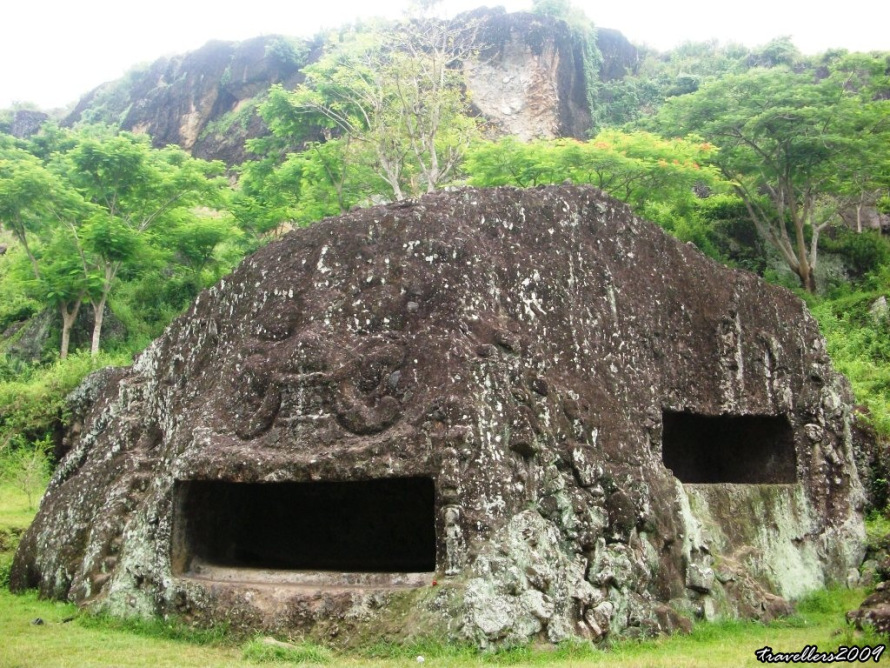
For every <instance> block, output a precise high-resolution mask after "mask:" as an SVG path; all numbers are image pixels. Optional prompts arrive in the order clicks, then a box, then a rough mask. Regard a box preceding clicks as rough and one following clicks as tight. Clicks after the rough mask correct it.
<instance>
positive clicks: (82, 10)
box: [0, 0, 890, 109]
mask: <svg viewBox="0 0 890 668" xmlns="http://www.w3.org/2000/svg"><path fill="white" fill-rule="evenodd" d="M407 4H408V0H376V1H374V0H372V1H368V0H323V1H308V2H307V1H305V0H302V1H300V2H296V1H293V0H292V1H291V2H288V1H287V0H275V1H274V2H273V1H272V0H242V1H241V2H238V3H233V2H228V1H226V0H216V2H205V1H204V0H200V1H196V0H175V1H174V0H149V1H142V2H138V1H134V0H65V1H64V2H63V1H60V0H43V1H42V2H38V1H36V0H31V1H30V2H28V1H27V0H4V1H3V6H2V10H0V108H6V107H8V106H9V105H10V104H11V103H12V102H13V101H22V102H33V103H36V104H37V105H39V106H40V107H42V108H45V109H49V108H53V107H61V106H66V105H68V104H70V103H72V102H74V101H76V100H77V98H78V97H80V95H82V94H84V93H86V92H87V91H89V90H90V89H92V88H94V87H95V86H97V85H99V84H101V83H103V82H105V81H109V80H112V79H116V78H117V77H119V76H121V75H122V74H123V73H124V72H125V71H127V70H128V69H129V68H131V67H132V66H134V65H136V64H139V63H143V62H150V61H153V60H155V59H156V58H159V57H160V56H163V55H169V54H173V53H180V52H184V51H190V50H193V49H196V48H198V47H200V46H202V45H203V44H204V43H206V42H207V41H209V40H211V39H224V40H240V39H246V38H249V37H255V36H257V35H262V34H285V35H297V36H310V35H312V34H315V33H316V32H317V31H318V30H319V28H321V27H324V26H327V27H333V26H336V25H339V24H341V23H344V22H348V21H351V20H354V19H355V18H358V17H359V16H371V15H378V16H390V17H397V16H399V15H400V14H401V13H402V12H403V11H404V9H405V7H406V6H407ZM483 4H489V5H491V6H496V5H502V6H504V7H506V8H507V9H508V10H509V11H520V10H527V9H529V8H530V7H531V0H501V1H500V2H498V0H492V1H491V2H485V1H484V0H444V2H443V8H444V10H445V11H446V12H447V13H450V14H454V13H456V12H459V11H464V10H467V9H472V8H473V7H476V6H479V5H483ZM574 4H576V5H577V6H579V7H581V8H582V9H583V10H584V11H585V12H586V14H587V15H588V16H589V17H590V18H591V19H593V21H594V23H596V24H597V25H598V26H602V27H606V28H615V29H617V30H620V31H622V32H623V33H624V34H625V35H626V36H627V37H628V38H629V39H630V40H631V41H632V42H634V43H637V44H642V43H645V44H648V45H650V46H653V47H655V48H658V49H668V48H670V47H672V46H676V45H677V44H680V43H682V42H684V41H689V40H693V41H702V40H708V39H715V38H716V39H719V40H721V41H723V42H726V41H735V42H742V43H743V44H746V45H748V46H756V45H758V44H763V43H765V42H767V41H769V40H770V39H772V38H773V37H778V36H781V35H791V37H792V39H793V40H794V42H795V44H796V45H797V46H798V48H800V49H801V51H803V52H804V53H816V52H819V51H824V50H825V49H828V48H835V47H841V48H846V49H849V50H851V51H869V50H890V2H888V1H887V0H844V1H843V2H839V1H837V0H835V1H833V2H831V3H830V4H829V3H825V5H824V6H830V7H832V8H833V9H831V10H824V9H819V8H818V7H819V5H818V4H817V3H814V2H800V1H799V0H798V1H792V0H745V1H744V2H715V0H661V1H658V2H652V1H640V0H606V1H603V0H575V2H574Z"/></svg>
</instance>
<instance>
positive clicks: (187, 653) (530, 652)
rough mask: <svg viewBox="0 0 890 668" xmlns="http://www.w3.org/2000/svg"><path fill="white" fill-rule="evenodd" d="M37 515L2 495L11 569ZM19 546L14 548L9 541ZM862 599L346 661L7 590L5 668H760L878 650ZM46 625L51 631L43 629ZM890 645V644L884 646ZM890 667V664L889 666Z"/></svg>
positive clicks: (0, 634)
mask: <svg viewBox="0 0 890 668" xmlns="http://www.w3.org/2000/svg"><path fill="white" fill-rule="evenodd" d="M33 514H34V511H33V509H32V510H29V509H28V507H27V502H26V500H25V497H24V494H21V493H19V492H16V490H14V489H12V488H10V487H8V486H4V485H0V536H5V537H6V539H5V542H4V544H3V545H2V546H0V548H2V549H0V567H4V568H5V569H8V563H9V561H10V560H11V559H12V552H11V551H10V548H11V547H12V544H11V543H14V542H15V537H16V536H18V535H19V534H20V532H21V530H23V529H24V528H25V527H26V526H27V524H28V523H29V522H30V521H31V518H32V517H33ZM10 537H11V538H10ZM864 596H865V592H864V591H861V590H833V591H824V592H817V593H816V594H814V595H812V596H810V597H809V598H808V599H806V600H805V601H803V602H802V603H801V604H800V605H799V606H798V612H797V614H795V615H794V616H792V617H790V618H787V619H783V620H780V621H777V622H774V623H772V624H768V625H764V624H758V623H755V622H735V621H733V622H722V623H714V624H709V623H702V624H698V625H697V626H696V628H695V630H694V631H693V632H692V633H691V634H689V635H685V636H681V635H677V636H672V637H660V638H657V639H654V640H646V641H642V642H634V641H625V642H620V643H616V644H614V645H613V646H611V647H609V648H606V649H599V648H595V647H593V646H591V645H589V644H574V645H566V646H561V647H556V648H553V647H550V646H546V647H525V648H517V649H513V650H510V651H505V652H500V653H496V654H480V653H479V652H476V651H475V650H473V649H471V648H467V647H461V646H456V645H443V644H436V643H423V644H418V645H414V646H392V645H379V646H376V647H371V648H368V649H366V650H364V651H363V652H361V653H354V654H348V655H343V654H338V653H335V652H332V651H329V650H326V649H325V648H321V647H318V646H314V645H308V644H307V645H302V646H297V647H296V648H294V649H290V648H282V647H275V646H269V645H264V644H262V643H260V642H259V641H257V640H248V641H245V640H244V639H243V638H235V637H232V636H230V635H227V634H225V633H221V632H220V633H214V632H206V631H205V632H200V631H192V630H189V629H186V628H183V627H181V626H179V625H177V624H176V623H167V622H163V621H160V620H155V621H149V622H126V621H119V620H114V619H108V618H104V617H96V616H93V615H89V614H86V613H83V612H81V611H79V610H78V609H77V607H76V606H74V605H71V604H67V603H59V602H55V601H44V600H39V599H38V597H37V595H36V594H35V593H34V592H29V593H27V594H24V595H13V594H11V593H9V591H7V590H6V589H5V587H4V588H3V589H2V590H0V666H22V667H25V666H29V667H30V666H34V667H38V666H39V667H41V668H42V667H44V666H47V667H51V666H59V667H62V666H72V667H73V666H77V667H80V666H151V667H153V668H156V667H160V666H250V665H257V664H259V663H266V662H273V661H274V662H278V664H279V665H287V664H288V663H289V664H291V665H296V664H300V665H313V664H315V665H318V664H326V665H329V666H369V667H370V666H375V667H381V668H383V667H390V666H412V665H413V666H416V665H419V664H418V661H417V657H418V656H423V657H424V663H423V665H424V666H425V667H426V666H442V667H443V668H455V667H457V666H481V665H513V666H545V665H546V666H561V667H569V666H596V665H608V666H619V667H627V668H629V667H631V666H633V667H641V668H643V667H647V666H650V667H653V668H654V667H665V668H667V667H669V666H670V667H673V666H689V667H691V668H695V667H698V666H701V667H704V666H715V665H717V666H755V665H761V664H759V663H758V662H757V659H756V658H755V656H754V652H755V650H757V649H759V648H761V647H764V646H767V645H768V646H770V647H772V648H773V650H774V651H776V652H780V651H781V652H795V651H798V650H800V649H803V647H804V646H806V645H818V646H819V649H820V650H822V651H826V650H833V649H836V648H837V647H838V646H839V645H842V644H850V643H856V644H875V643H877V642H880V640H878V639H877V638H875V637H863V636H862V635H861V634H854V633H853V632H852V630H851V629H850V627H849V626H848V625H847V624H846V622H845V621H844V613H845V611H847V610H850V609H853V608H855V607H857V606H858V605H859V603H860V601H861V600H862V598H863V597H864ZM38 618H39V619H40V620H42V621H43V623H42V624H35V623H34V620H36V619H38ZM885 641H886V640H885ZM881 658H882V663H888V664H890V657H883V656H882V657H881Z"/></svg>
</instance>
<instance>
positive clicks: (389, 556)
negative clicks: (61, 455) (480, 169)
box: [11, 187, 864, 646]
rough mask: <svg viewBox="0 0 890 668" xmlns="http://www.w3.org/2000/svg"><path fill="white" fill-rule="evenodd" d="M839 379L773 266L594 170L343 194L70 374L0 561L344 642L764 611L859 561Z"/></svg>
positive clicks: (533, 632)
mask: <svg viewBox="0 0 890 668" xmlns="http://www.w3.org/2000/svg"><path fill="white" fill-rule="evenodd" d="M850 399H851V396H850V393H849V390H848V387H847V384H846V382H845V380H844V379H843V378H842V377H841V376H840V375H839V374H837V373H836V372H835V371H834V370H833V369H832V367H831V364H830V362H829V359H828V356H827V354H826V352H825V344H824V341H823V340H822V338H821V337H820V335H819V332H818V328H817V325H816V322H815V321H814V320H813V318H812V317H811V316H810V315H809V314H808V312H807V310H806V307H805V306H804V304H803V303H802V302H801V301H800V300H799V299H798V298H796V297H795V296H794V295H792V294H791V293H790V292H788V291H786V290H784V289H781V288H777V287H774V286H771V285H768V284H766V283H764V282H763V281H761V280H759V279H757V278H756V277H755V276H753V275H751V274H747V273H744V272H740V271H735V270H731V269H727V268H725V267H722V266H719V265H717V264H715V263H714V262H712V261H710V260H709V259H707V258H706V257H705V256H703V255H702V254H701V253H699V252H698V251H697V250H695V248H693V247H692V246H690V245H686V244H682V243H680V242H678V241H677V240H676V239H673V238H671V237H669V236H667V235H666V234H665V233H664V232H663V231H662V230H660V229H659V228H657V227H656V226H654V225H651V224H648V223H645V222H643V221H641V220H639V219H638V218H635V217H634V216H633V215H632V214H631V213H630V211H629V210H628V209H627V207H625V206H624V205H623V204H621V203H619V202H617V201H615V200H612V199H610V198H608V197H606V196H604V195H602V194H601V193H599V192H598V191H596V190H594V189H590V188H572V187H550V188H542V189H533V190H516V189H511V188H502V189H496V190H488V191H484V190H473V189H466V190H461V191H457V192H440V193H436V194H433V195H428V196H425V197H423V198H422V199H420V200H417V201H405V202H400V203H397V204H392V205H388V206H384V207H373V208H368V209H362V210H357V211H354V212H352V213H350V214H348V215H345V216H343V217H341V218H337V219H331V220H326V221H323V222H321V223H318V224H316V225H314V226H312V227H311V228H307V229H301V230H298V231H295V232H293V233H291V234H289V235H287V236H286V237H284V238H283V239H281V240H280V241H278V242H275V243H272V244H270V245H268V246H266V247H264V248H263V249H261V250H260V251H258V252H257V253H256V254H255V255H253V256H251V257H249V258H248V259H247V260H245V261H244V262H243V263H242V264H241V265H240V267H238V268H237V269H236V270H235V271H234V272H233V273H232V274H231V275H230V276H229V277H227V278H225V279H224V280H222V281H221V282H220V283H219V284H218V285H217V286H216V287H214V288H213V289H211V290H209V291H206V292H204V293H202V294H201V295H200V296H199V298H198V299H197V300H196V302H195V303H194V305H193V306H192V307H191V309H190V310H189V311H188V312H187V313H186V314H185V315H183V316H182V317H180V318H179V319H178V320H176V321H175V322H174V323H173V324H172V325H171V326H170V327H169V328H168V330H167V331H166V333H165V334H164V335H163V336H162V337H161V338H160V339H158V340H157V341H155V342H154V343H153V344H152V345H151V346H150V347H149V348H148V349H147V350H146V351H145V352H144V353H143V354H142V355H140V357H139V358H138V359H137V361H136V362H135V364H134V365H133V366H132V367H131V368H129V369H120V370H115V371H110V372H109V371H106V372H103V374H102V375H100V376H95V377H92V378H91V380H90V381H89V382H88V383H87V384H86V385H85V386H84V387H82V388H81V389H80V390H79V392H78V395H77V397H75V398H74V400H75V403H76V404H77V408H76V410H75V411H74V414H75V415H76V416H77V418H78V419H77V420H76V422H75V424H74V425H73V427H72V430H71V433H70V434H69V439H70V442H71V445H72V450H71V452H70V454H69V455H68V456H67V457H66V459H65V460H64V461H63V462H62V463H61V464H60V466H59V467H58V470H57V472H56V474H55V476H54V477H53V480H52V482H51V483H50V486H49V489H48V492H47V494H46V496H45V497H44V499H43V501H42V503H41V507H40V511H39V513H38V515H37V517H36V519H35V521H34V523H33V525H32V526H31V528H30V529H29V530H28V532H27V534H26V535H25V537H24V538H23V540H22V542H21V545H20V547H19V549H18V552H17V553H16V557H15V561H14V564H13V569H12V575H11V580H12V585H13V587H14V588H16V589H24V588H27V587H39V589H40V591H41V593H42V594H43V595H46V596H53V597H58V598H67V599H69V600H73V601H77V602H79V603H90V604H92V605H94V606H97V607H100V608H104V609H107V610H109V611H111V612H113V613H116V614H121V615H146V616H148V615H157V614H163V615H166V614H169V613H173V614H178V615H181V616H183V617H185V618H186V619H187V620H191V621H194V622H196V623H202V624H208V623H227V624H229V625H230V626H232V627H233V628H241V629H245V630H255V629H267V630H272V631H275V632H278V633H282V634H305V633H308V634H311V635H313V636H314V637H316V638H320V639H323V640H325V641H329V642H344V643H345V642H359V641H361V640H362V639H367V638H369V637H375V636H389V637H395V638H398V637H405V636H409V635H412V634H414V635H433V636H435V637H437V638H442V637H452V638H463V639H469V640H471V641H473V642H475V643H478V644H479V645H480V646H492V645H499V644H509V643H514V642H523V641H527V640H529V639H536V638H539V639H547V640H550V641H552V642H558V641H561V640H564V639H566V638H570V637H583V638H591V639H595V640H598V639H603V638H605V637H608V636H640V635H646V634H651V633H655V632H658V631H670V630H672V629H675V628H678V627H684V626H687V625H688V623H689V622H688V619H689V618H690V617H695V616H698V617H705V618H718V617H721V616H730V617H731V616H737V615H741V616H747V617H758V618H764V619H768V618H771V617H772V616H775V615H776V614H781V613H782V612H786V611H788V610H789V606H788V601H789V600H792V599H794V598H797V597H799V596H801V595H803V594H805V593H806V592H808V591H811V590H813V589H816V588H818V587H821V586H823V585H826V584H830V583H833V582H844V581H846V579H847V577H848V575H849V570H850V569H851V568H855V567H856V566H857V565H858V564H859V563H860V561H861V558H862V554H863V543H864V529H863V524H862V516H861V509H862V505H863V491H862V486H861V484H860V481H859V478H858V477H857V473H856V469H855V465H854V462H853V452H852V444H851V430H850V408H849V405H850Z"/></svg>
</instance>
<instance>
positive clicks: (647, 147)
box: [466, 130, 720, 225]
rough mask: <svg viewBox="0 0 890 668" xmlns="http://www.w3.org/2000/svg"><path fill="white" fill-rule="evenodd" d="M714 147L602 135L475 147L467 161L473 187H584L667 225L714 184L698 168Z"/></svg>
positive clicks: (708, 171)
mask: <svg viewBox="0 0 890 668" xmlns="http://www.w3.org/2000/svg"><path fill="white" fill-rule="evenodd" d="M713 150H714V147H713V146H711V145H710V144H707V143H704V142H700V141H688V140H682V139H673V140H666V139H662V138H660V137H658V136H657V135H654V134H651V133H648V132H632V133H624V132H618V131H616V130H604V131H603V132H601V133H600V134H598V135H597V136H596V137H595V138H594V139H592V140H590V141H588V142H580V141H576V140H572V139H560V140H554V141H546V140H539V141H535V142H530V143H526V144H524V143H521V142H518V141H516V140H515V139H513V138H509V137H507V138H504V139H502V140H500V141H499V142H485V143H480V144H478V145H477V146H476V147H475V148H474V149H473V151H472V152H471V153H470V155H469V156H468V158H467V163H466V170H467V172H468V173H469V175H470V182H471V183H472V184H473V185H477V186H498V185H516V186H520V187H529V186H535V185H540V184H545V183H561V182H563V181H565V180H570V181H572V182H574V183H589V184H591V185H594V186H596V187H598V188H600V189H601V190H604V191H605V192H607V193H609V194H610V195H613V196H614V197H617V198H619V199H621V200H623V201H625V202H627V203H628V204H630V205H631V206H632V207H633V208H634V210H635V211H636V212H637V213H638V214H639V215H641V216H646V217H648V218H650V219H655V220H656V222H659V223H662V224H666V225H669V224H670V223H671V218H672V217H676V216H682V215H684V213H685V212H686V210H687V209H689V208H690V205H691V203H692V202H693V201H694V200H695V198H696V195H695V193H694V189H695V188H697V187H700V186H707V187H709V188H714V187H717V186H718V185H719V181H720V180H719V178H718V175H717V174H716V172H715V170H713V169H712V168H709V167H707V166H704V163H705V161H706V160H707V158H708V156H709V155H710V153H711V152H712V151H713Z"/></svg>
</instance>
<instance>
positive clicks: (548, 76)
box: [65, 9, 637, 165]
mask: <svg viewBox="0 0 890 668" xmlns="http://www.w3.org/2000/svg"><path fill="white" fill-rule="evenodd" d="M470 16H472V18H473V19H474V20H477V21H478V22H479V26H480V29H479V31H478V36H479V37H478V41H479V50H480V57H479V58H477V59H476V60H474V61H472V62H469V63H467V64H466V70H467V76H468V88H469V92H470V95H471V97H472V99H473V101H474V104H475V105H476V107H477V109H478V110H479V111H480V113H482V114H483V115H484V116H485V117H486V118H487V119H489V120H490V121H491V124H492V127H493V128H494V129H495V130H496V132H498V133H502V134H514V135H517V136H520V137H523V138H532V137H556V136H570V137H578V138H583V137H585V135H586V133H587V131H588V130H589V129H590V111H589V108H588V103H587V77H586V74H585V72H584V64H583V45H582V44H580V43H579V42H578V40H577V38H576V37H573V34H572V32H571V31H570V30H569V28H568V26H567V25H566V24H565V23H564V22H562V21H558V20H554V19H551V18H547V17H541V16H537V15H533V14H527V13H515V14H508V13H506V12H504V11H503V9H499V10H487V9H486V10H477V11H475V12H473V13H472V14H471V15H470ZM460 20H461V21H464V20H466V15H465V16H464V17H461V18H460ZM320 48H321V45H320V43H319V42H302V41H299V40H292V39H289V38H284V37H280V36H270V37H260V38H256V39H252V40H248V41H245V42H241V43H233V42H211V43H209V44H207V45H206V46H204V47H202V48H201V49H199V50H197V51H194V52H192V53H188V54H185V55H180V56H174V57H170V58H162V59H160V60H158V61H156V62H155V63H153V64H152V65H151V66H149V67H148V68H145V69H142V70H139V71H134V72H131V73H130V74H128V75H127V76H126V77H125V78H124V79H122V80H120V81H115V82H111V83H108V84H104V85H103V86H100V87H99V88H97V89H95V90H93V91H92V92H90V93H89V94H87V95H86V96H85V97H84V98H83V99H81V101H80V103H79V104H78V105H77V107H76V108H75V109H74V111H73V112H72V113H71V114H70V115H69V116H68V117H67V119H66V120H65V122H66V123H67V124H73V123H76V122H77V121H79V120H82V119H94V120H102V121H104V122H111V123H115V124H119V125H120V127H121V128H123V129H125V130H130V131H134V132H146V133H148V134H149V135H151V137H152V139H153V141H154V143H155V145H156V146H158V147H160V146H165V145H167V144H178V145H179V146H181V147H183V148H184V149H186V150H188V151H190V152H192V154H194V155H195V156H197V157H201V158H210V159H221V160H224V161H225V162H226V163H228V164H230V165H231V164H236V163H240V162H243V161H244V160H245V159H246V158H247V157H248V156H247V153H246V152H245V148H244V142H245V141H246V139H249V138H251V137H257V136H261V135H263V134H265V132H266V128H265V126H264V124H263V122H262V120H261V119H260V118H259V117H258V116H257V114H256V113H255V107H256V102H257V100H258V98H260V97H261V96H262V94H263V93H264V92H265V91H266V90H268V88H269V87H270V86H271V85H272V84H275V83H282V84H283V85H284V86H285V87H293V86H295V85H296V84H297V83H299V82H300V80H301V75H300V68H301V67H302V66H304V65H305V64H307V63H309V62H312V61H313V60H314V59H315V58H317V57H318V56H319V54H320V52H321V51H320ZM600 50H601V51H602V53H603V56H604V59H603V63H602V65H601V68H600V69H601V71H600V77H601V78H615V77H621V76H623V75H624V73H625V72H630V71H632V70H633V69H634V68H635V67H636V66H637V53H636V49H634V47H633V46H632V45H631V44H630V43H629V42H628V41H627V40H626V39H625V38H624V37H623V36H622V35H621V34H620V33H618V32H616V31H611V30H602V31H600Z"/></svg>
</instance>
